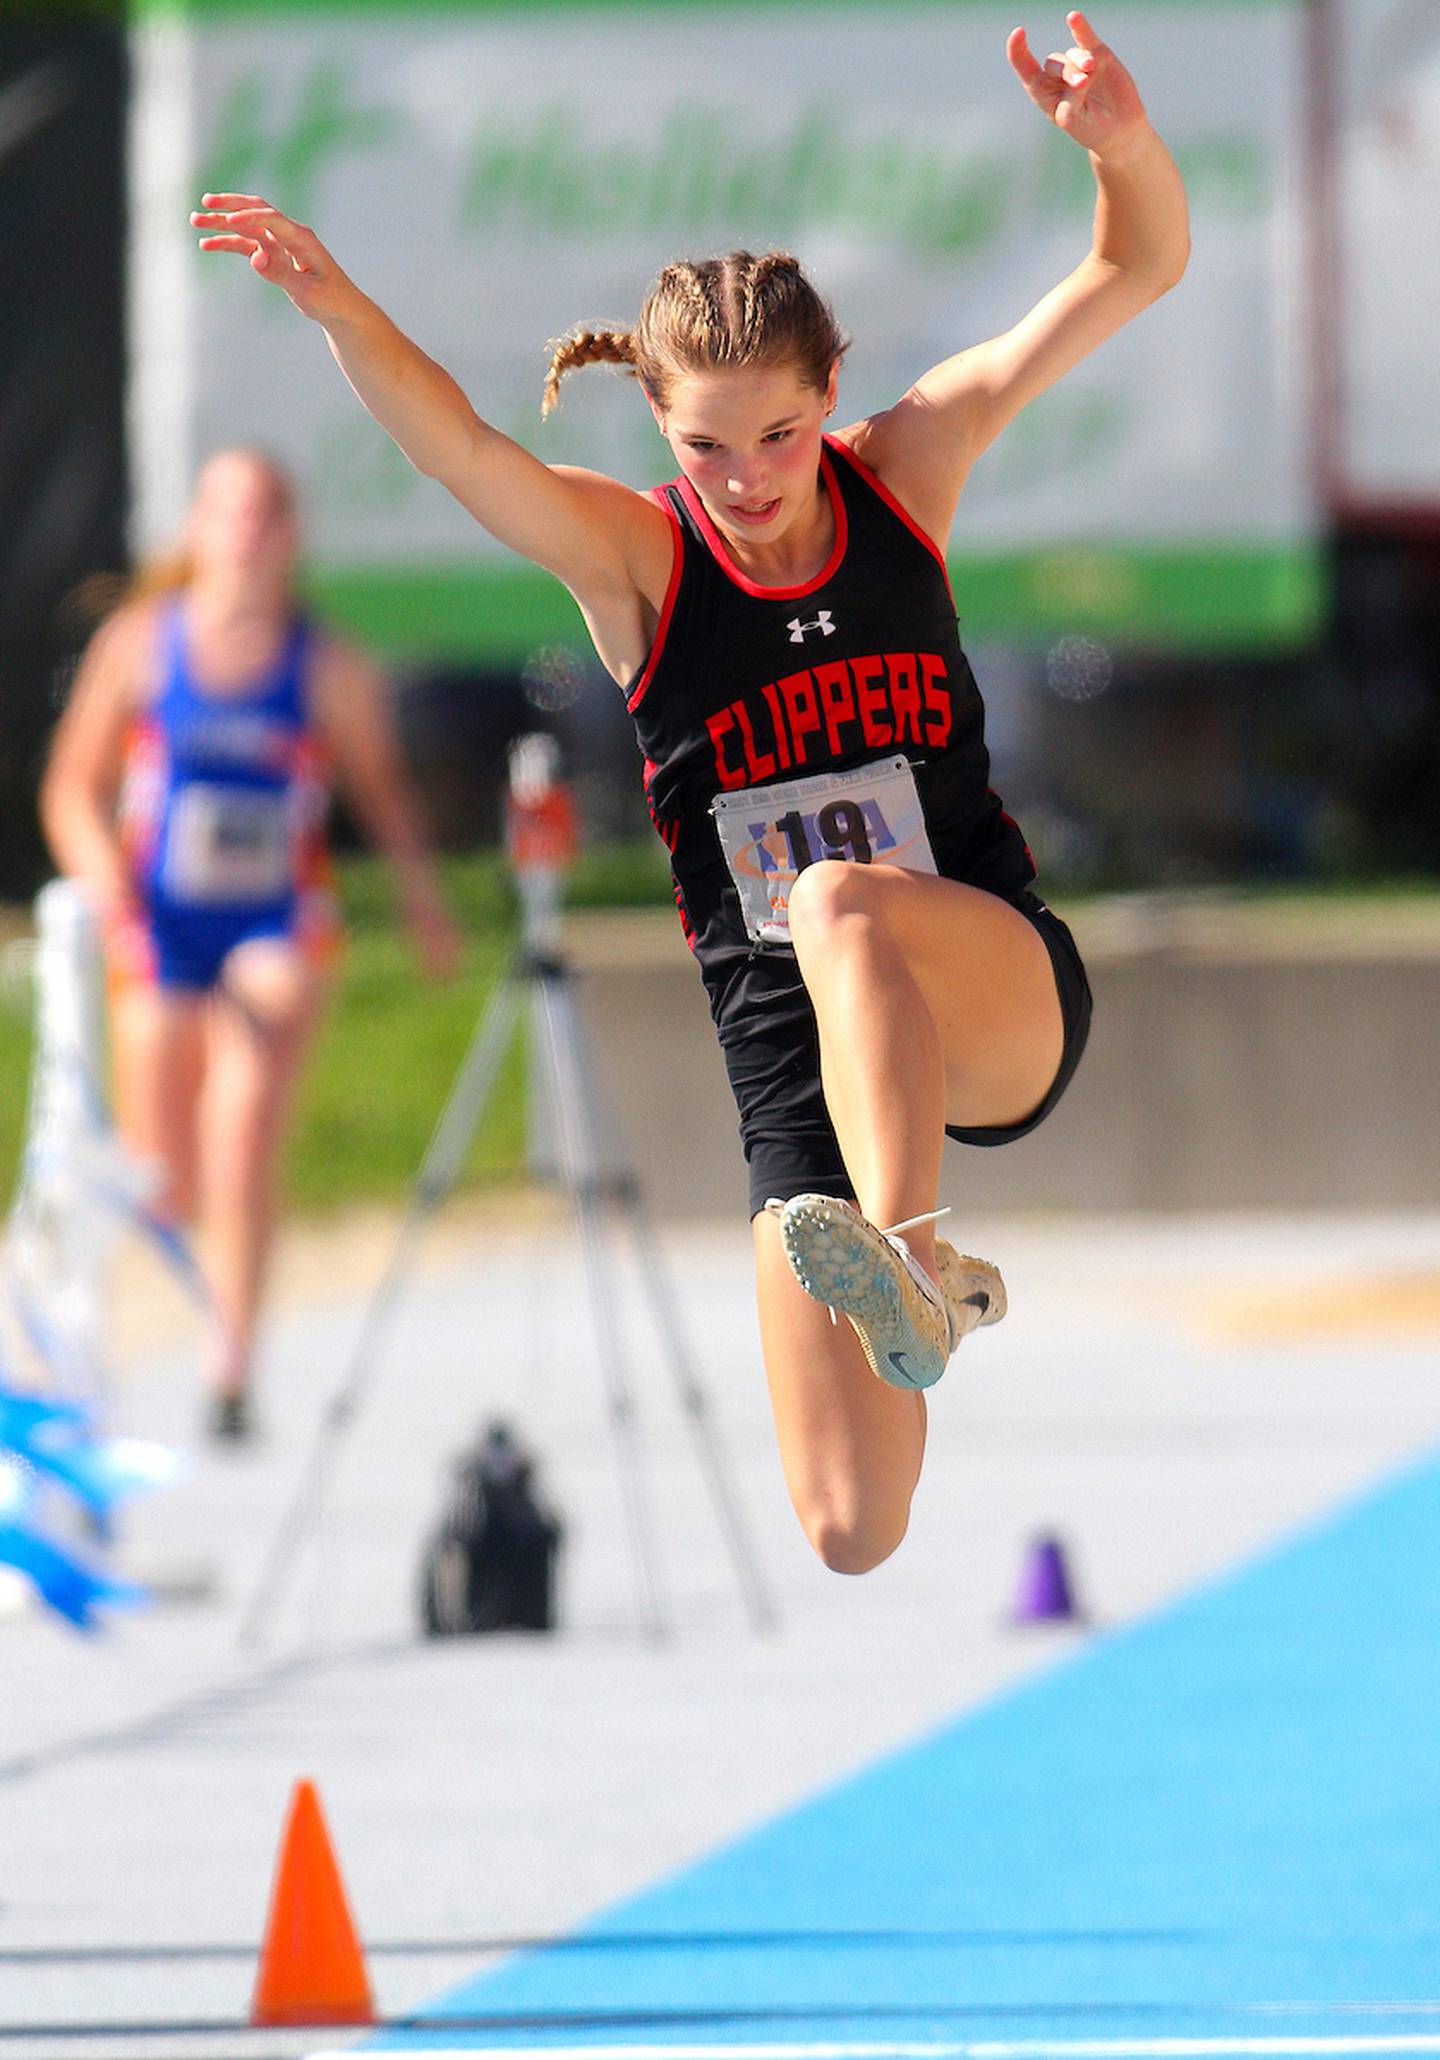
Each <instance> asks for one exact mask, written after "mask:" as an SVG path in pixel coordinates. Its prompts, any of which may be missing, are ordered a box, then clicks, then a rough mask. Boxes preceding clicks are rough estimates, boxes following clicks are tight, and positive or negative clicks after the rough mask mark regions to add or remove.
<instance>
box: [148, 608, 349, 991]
mask: <svg viewBox="0 0 1440 2060" xmlns="http://www.w3.org/2000/svg"><path fill="white" fill-rule="evenodd" d="M159 640H160V649H159V661H160V662H159V674H160V684H159V688H158V691H157V693H156V695H155V698H154V700H153V701H152V702H151V703H150V705H149V706H148V707H147V708H146V709H145V711H144V712H143V714H141V715H140V716H139V717H138V718H137V720H136V722H135V725H134V728H133V730H132V733H131V736H130V739H129V741H128V744H127V749H126V762H125V774H124V781H123V785H122V789H121V799H120V836H121V842H122V846H123V848H124V851H125V853H126V856H127V858H128V861H129V864H130V869H131V876H132V879H133V881H134V885H135V890H136V896H137V899H138V901H139V904H140V908H141V911H142V916H143V924H144V940H143V943H144V949H143V950H142V952H141V954H140V957H141V959H142V963H143V970H144V972H145V973H146V974H147V975H148V976H149V977H151V978H153V979H154V980H155V981H157V982H158V983H159V984H160V985H161V986H163V987H180V988H193V989H198V990H202V991H203V990H205V989H207V988H211V987H214V986H215V985H216V983H217V982H218V980H219V979H220V976H221V973H222V970H223V967H224V964H225V960H226V958H227V957H228V956H229V954H230V953H231V952H232V951H233V950H234V949H235V947H236V946H237V945H238V944H244V943H247V942H249V941H250V940H251V939H253V938H286V939H293V940H294V941H295V942H296V943H298V944H299V945H300V946H301V947H302V948H303V949H304V950H305V951H306V952H307V954H310V955H314V956H315V957H317V958H319V957H323V956H325V955H326V954H327V953H328V952H329V951H330V950H331V949H332V948H333V946H334V944H335V943H336V942H337V941H338V936H339V925H338V918H337V916H336V913H335V905H334V901H333V897H332V895H331V892H330V878H331V876H330V867H329V859H328V855H327V852H326V848H325V839H324V822H325V812H326V808H327V804H328V796H329V779H328V773H329V753H328V751H327V750H326V747H325V745H324V743H323V740H322V739H321V738H320V737H319V736H318V734H317V733H316V731H315V729H314V727H313V725H312V722H311V718H310V710H309V705H308V694H307V672H308V670H309V664H310V658H311V653H312V650H313V642H314V639H313V632H312V631H311V629H310V627H309V625H308V624H307V623H306V622H305V621H304V619H303V618H299V617H297V618H296V620H295V622H294V623H293V624H292V626H291V628H290V630H289V632H288V634H287V636H286V638H285V642H284V644H283V646H282V648H281V650H280V653H279V656H278V657H277V659H276V660H275V663H274V665H273V666H272V667H271V668H270V670H269V671H268V672H267V673H266V674H265V675H264V676H263V677H262V678H260V679H259V680H257V681H256V682H255V683H254V685H253V686H251V687H248V688H246V689H245V690H244V691H243V692H240V693H224V694H219V693H214V692H211V691H209V690H207V689H206V688H205V687H204V686H203V685H202V684H201V683H200V682H199V681H198V680H197V679H196V677H195V673H194V670H193V667H192V665H191V660H190V653H189V649H188V645H187V639H186V625H185V612H184V608H183V606H182V605H181V604H180V603H179V602H176V603H172V604H171V605H170V606H169V607H168V608H167V609H166V610H165V611H164V613H163V615H162V616H161V620H160V632H159ZM132 956H133V954H131V953H129V952H127V953H126V957H127V958H130V957H132ZM131 969H133V968H131Z"/></svg>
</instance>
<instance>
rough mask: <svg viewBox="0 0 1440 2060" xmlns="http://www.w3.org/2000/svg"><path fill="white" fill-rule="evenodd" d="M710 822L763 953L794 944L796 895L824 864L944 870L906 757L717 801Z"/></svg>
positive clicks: (749, 933)
mask: <svg viewBox="0 0 1440 2060" xmlns="http://www.w3.org/2000/svg"><path fill="white" fill-rule="evenodd" d="M710 813H711V814H712V815H713V816H714V818H715V827H716V830H717V831H718V832H719V836H720V849H721V850H722V851H723V852H724V854H725V863H726V865H727V866H728V867H729V868H730V877H731V879H732V880H733V881H734V882H735V888H736V892H737V893H738V894H739V896H740V908H741V912H742V914H743V915H744V918H745V931H746V935H747V936H748V937H749V938H750V939H751V941H752V942H753V943H756V944H769V945H788V944H789V942H790V920H789V906H790V889H791V888H792V887H793V886H794V885H795V882H796V880H797V879H798V878H799V876H800V874H801V873H803V872H804V870H805V868H806V866H807V865H814V864H815V862H816V860H817V859H821V858H844V859H850V860H852V861H854V863H856V864H857V865H903V866H908V867H909V868H910V870H911V871H912V872H916V873H933V872H936V871H938V867H937V866H936V864H935V856H934V853H933V852H932V851H931V849H930V839H929V837H928V835H927V834H926V830H925V816H924V813H923V811H922V809H921V807H920V796H919V794H918V793H917V792H916V789H915V775H914V773H913V772H912V771H911V769H910V764H909V761H908V760H907V759H905V758H881V759H877V760H876V761H875V762H874V764H872V765H861V766H857V767H856V768H855V770H854V771H853V772H837V773H816V774H814V775H813V777H811V778H810V779H808V780H789V781H786V782H785V783H784V784H783V785H780V786H775V787H746V788H743V789H741V790H740V791H739V792H737V793H732V794H717V795H716V797H715V799H714V801H712V802H711V804H710Z"/></svg>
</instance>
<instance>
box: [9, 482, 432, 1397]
mask: <svg viewBox="0 0 1440 2060" xmlns="http://www.w3.org/2000/svg"><path fill="white" fill-rule="evenodd" d="M297 547H298V531H297V521H296V509H295V500H294V493H293V490H292V488H291V485H290V482H289V480H288V478H287V477H286V475H285V473H284V472H283V471H282V470H281V469H280V467H279V466H277V465H276V464H275V463H274V462H273V461H272V460H271V459H270V458H268V457H265V456H263V455H262V454H261V453H259V452H256V451H249V450H229V451H221V452H219V453H218V454H217V455H216V456H214V457H213V458H211V460H210V461H209V463H208V464H207V465H206V466H205V468H204V470H203V471H202V473H201V475H200V478H199V482H198V485H197V488H196V493H195V499H194V503H193V505H192V507H191V510H190V515H189V520H188V524H187V527H186V532H185V539H184V549H183V552H182V553H181V554H180V555H179V556H177V558H176V559H175V560H174V561H173V562H171V563H164V564H157V565H156V566H155V567H153V568H151V569H150V570H149V571H148V572H144V571H142V573H141V574H140V575H139V576H138V577H137V579H136V580H135V581H134V582H133V583H132V587H131V590H130V595H129V597H128V598H126V599H124V600H123V601H122V602H121V603H120V605H119V606H117V607H116V608H115V609H114V611H113V612H112V613H111V614H110V615H109V616H108V618H107V619H106V621H105V622H104V623H103V624H102V625H101V627H100V629H99V630H98V631H97V633H96V635H95V637H94V638H93V640H92V642H91V644H90V646H89V648H88V650H87V651H86V653H85V656H84V658H83V660H82V662H81V666H80V671H79V674H78V677H77V679H76V682H75V688H74V692H73V694H72V697H71V700H70V703H69V706H68V707H67V709H66V711H65V714H64V716H63V718H62V720H61V722H60V726H59V728H58V730H57V732H56V735H55V740H54V744H53V747H52V750H51V756H50V764H49V768H48V771H47V773H46V776H45V780H44V784H43V787H42V790H41V817H42V820H43V823H44V827H45V833H46V835H47V837H48V839H49V842H50V848H51V851H52V852H53V854H54V857H55V861H56V863H57V865H59V866H60V868H61V869H62V871H64V872H65V873H67V874H69V875H70V876H71V877H72V878H74V879H76V880H77V881H79V882H80V883H81V884H82V885H83V886H84V887H85V889H86V890H87V891H88V894H89V897H90V899H91V902H92V904H93V906H94V908H95V911H96V914H97V917H98V919H99V922H100V926H101V931H102V935H103V938H104V942H105V948H106V954H107V959H108V963H109V970H110V990H111V1002H112V1008H111V1023H112V1042H113V1048H114V1062H115V1095H116V1113H117V1117H118V1121H119V1126H120V1130H121V1133H122V1135H123V1137H124V1138H125V1140H126V1142H127V1143H128V1144H129V1145H130V1146H131V1148H132V1149H133V1150H134V1151H135V1152H136V1153H137V1154H138V1155H139V1156H140V1157H141V1158H143V1159H147V1160H150V1161H152V1162H155V1163H158V1165H159V1166H160V1167H161V1168H162V1169H163V1175H164V1188H163V1191H162V1194H161V1196H160V1206H161V1207H162V1209H164V1210H165V1211H166V1212H168V1213H170V1214H172V1215H173V1216H175V1217H176V1218H177V1219H181V1220H188V1219H190V1218H192V1217H197V1216H198V1219H199V1221H200V1223H201V1226H202V1229H203V1234H204V1256H205V1264H206V1270H207V1273H208V1276H209V1279H210V1283H211V1287H212V1290H213V1293H214V1297H215V1303H216V1309H217V1313H218V1325H217V1330H216V1334H215V1335H214V1337H212V1338H211V1340H210V1341H209V1343H208V1346H207V1353H206V1375H207V1379H208V1383H209V1388H210V1393H211V1396H212V1418H211V1423H212V1429H213V1431H214V1433H215V1434H216V1435H217V1436H219V1437H222V1438H239V1437H243V1436H245V1435H246V1433H247V1432H248V1431H249V1429H250V1428H251V1423H252V1415H251V1407H250V1401H249V1389H250V1374H251V1360H252V1354H253V1349H254V1342H255V1326H256V1318H257V1314H258V1310H259V1306H260V1300H261V1294H262V1289H263V1284H264V1277H265V1268H266V1262H267V1259H268V1256H269V1252H270V1246H271V1237H272V1231H273V1227H274V1220H275V1201H276V1184H277V1162H278V1154H279V1147H280V1143H281V1139H282V1135H283V1131H284V1126H285V1119H286V1115H287V1111H288V1109H289V1106H290V1101H291V1096H292V1090H293V1087H294V1084H295V1079H296V1075H297V1073H298V1071H299V1067H300V1063H301V1060H302V1059H303V1057H304V1055H305V1052H306V1050H307V1048H308V1046H309V1043H310V1039H311V1036H312V1033H313V1032H314V1029H315V1027H316V1024H317V1021H318V1019H319V1015H320V1008H321V1002H322V1000H323V998H324V995H325V992H326V988H327V985H328V982H329V977H330V971H331V968H332V966H333V964H334V961H335V957H336V953H337V949H338V947H339V945H340V943H341V941H342V940H341V930H340V924H339V915H338V910H337V907H336V904H335V901H334V898H333V896H332V894H331V891H330V869H329V861H328V856H327V852H326V846H325V818H326V813H327V808H328V802H329V782H330V776H331V772H332V769H333V771H334V772H336V773H338V775H339V778H340V781H341V783H342V785H343V786H344V789H345V792H346V797H347V799H348V800H349V801H350V802H351V803H352V804H353V806H354V809H355V812H356V814H357V816H358V817H359V819H360V821H361V823H362V824H363V826H364V828H365V830H366V831H367V832H368V834H369V835H370V836H371V837H372V838H373V840H374V841H375V843H376V844H377V845H378V846H379V848H380V850H381V851H382V852H383V853H384V855H385V856H386V858H387V859H388V860H389V861H390V864H391V866H392V868H393V869H394V872H395V876H396V880H397V884H398V888H399V893H400V899H401V903H402V906H403V909H404V913H405V917H406V920H407V922H408V924H409V927H410V930H411V932H412V934H413V937H414V940H415V944H416V948H417V950H418V952H419V954H420V956H421V959H422V960H423V962H424V964H425V966H426V967H427V969H428V970H429V971H431V972H433V973H437V974H439V973H445V972H447V971H449V970H450V969H451V968H452V967H453V965H454V963H455V959H456V956H457V952H458V942H459V940H458V936H457V933H456V931H455V929H454V927H453V925H452V924H451V921H450V918H449V916H448V915H447V913H446V911H445V908H444V904H443V902H442V900H441V897H440V893H439V889H438V886H437V883H436V879H435V873H434V868H433V866H432V864H431V861H430V857H429V853H428V850H427V848H426V844H425V841H424V839H423V837H422V835H421V833H420V830H419V827H418V824H417V820H416V815H415V811H414V808H413V805H412V801H411V797H410V794H409V792H408V789H407V785H406V782H405V779H404V777H403V776H402V773H401V768H400V763H399V757H398V753H397V749H396V744H395V739H394V736H393V734H392V730H391V724H390V720H389V715H388V711H387V709H386V705H385V701H384V697H383V692H382V688H381V682H380V680H379V677H378V675H377V674H376V672H375V669H374V667H373V666H372V665H371V664H370V662H369V660H368V659H366V658H364V657H362V656H361V655H360V653H359V652H357V651H355V650H352V649H350V648H349V647H348V646H346V645H344V644H342V643H339V642H337V641H336V640H335V639H334V638H332V637H330V636H328V635H326V634H324V633H323V632H322V631H321V630H319V629H318V628H316V627H315V625H314V624H313V623H312V622H310V621H309V619H308V618H307V617H306V616H305V615H304V614H303V613H302V611H301V609H300V605H299V602H298V600H297V598H296V589H295V562H296V552H297Z"/></svg>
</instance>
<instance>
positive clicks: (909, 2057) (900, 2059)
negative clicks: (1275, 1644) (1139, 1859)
mask: <svg viewBox="0 0 1440 2060" xmlns="http://www.w3.org/2000/svg"><path fill="white" fill-rule="evenodd" d="M1375 2007H1376V2008H1377V2009H1380V2010H1383V2009H1384V2008H1385V2007H1386V2006H1385V2005H1384V2004H1380V2005H1377V2006H1375ZM1389 2007H1390V2008H1392V2009H1393V2008H1395V2007H1397V2006H1395V2005H1393V2004H1392V2005H1390V2006H1389ZM1398 2007H1400V2008H1402V2009H1403V2008H1406V2007H1407V2006H1406V2005H1403V2004H1402V2005H1400V2006H1398ZM1414 2007H1415V2008H1416V2009H1421V2010H1423V2009H1424V2008H1425V2007H1426V2006H1425V2005H1424V2004H1418V2005H1415V2006H1414ZM418 2028H419V2027H417V2029H418ZM362 2050H363V2049H362ZM392 2050H394V2049H392ZM402 2050H403V2049H402ZM417 2050H422V2049H419V2048H417ZM423 2051H424V2054H425V2060H516V2055H517V2054H523V2056H524V2060H1206V2056H1209V2055H1212V2054H1215V2055H1221V2056H1224V2055H1230V2054H1235V2055H1244V2054H1252V2053H1253V2054H1260V2055H1268V2054H1275V2055H1285V2054H1297V2055H1300V2054H1309V2053H1327V2054H1328V2053H1337V2054H1338V2053H1440V2032H1410V2033H1405V2032H1396V2033H1365V2032H1358V2033H1354V2034H1352V2035H1350V2036H1344V2037H1334V2038H1332V2037H1322V2036H1313V2037H1308V2036H1300V2035H1296V2036H1293V2037H1292V2036H1287V2035H1285V2034H1280V2035H1278V2036H1274V2037H1265V2038H1246V2037H1244V2036H1241V2037H1237V2038H1208V2039H1205V2038H1195V2039H1177V2038H1171V2039H1139V2038H1136V2039H969V2040H964V2041H960V2042H955V2043H951V2042H945V2043H939V2042H924V2043H920V2042H905V2043H900V2044H894V2045H878V2044H855V2045H850V2044H844V2045H841V2044H826V2043H823V2042H820V2043H806V2044H788V2045H774V2044H764V2045H761V2044H754V2045H749V2044H746V2045H741V2044H735V2045H724V2046H720V2045H666V2046H661V2045H650V2046H598V2045H589V2044H587V2043H585V2042H583V2041H581V2040H578V2039H577V2040H576V2041H575V2043H574V2044H573V2045H567V2046H532V2045H530V2044H529V2043H528V2041H525V2042H521V2041H519V2040H517V2041H516V2043H515V2044H514V2045H509V2046H456V2047H453V2048H441V2047H436V2046H426V2047H424V2048H423ZM308 2060H356V2055H355V2049H354V2048H353V2047H352V2048H351V2049H350V2051H349V2052H348V2053H340V2052H326V2053H312V2054H310V2055H309V2056H308Z"/></svg>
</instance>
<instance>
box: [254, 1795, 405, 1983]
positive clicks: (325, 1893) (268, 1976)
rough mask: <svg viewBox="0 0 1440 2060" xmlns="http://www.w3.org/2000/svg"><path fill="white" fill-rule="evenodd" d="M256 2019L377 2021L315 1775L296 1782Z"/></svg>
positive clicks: (273, 1900) (264, 1949)
mask: <svg viewBox="0 0 1440 2060" xmlns="http://www.w3.org/2000/svg"><path fill="white" fill-rule="evenodd" d="M250 2021H251V2023H252V2024H373V2023H374V2022H375V1999H374V1997H373V1996H372V1994H371V1993H370V1977H369V1975H368V1974H367V1973H366V1971H365V1955H364V1953H363V1952H362V1951H361V1949H360V1941H359V1939H358V1937H357V1936H356V1933H355V1920H354V1918H353V1917H352V1916H351V1914H350V1905H349V1903H348V1902H347V1901H346V1899H345V1884H344V1882H343V1881H341V1879H340V1869H339V1867H338V1866H337V1865H336V1861H335V1849H334V1847H333V1846H332V1845H331V1843H330V1833H329V1832H328V1830H327V1829H326V1827H325V1818H324V1814H323V1812H322V1811H321V1808H320V1798H319V1796H318V1795H317V1794H316V1792H315V1783H314V1782H313V1781H297V1782H296V1784H295V1789H294V1793H293V1794H292V1795H291V1797H290V1814H289V1816H288V1817H287V1818H286V1820H285V1830H284V1834H283V1836H282V1837H281V1841H280V1858H279V1861H278V1863H277V1865H276V1868H275V1885H274V1888H273V1889H272V1890H271V1894H270V1916H269V1920H268V1922H267V1923H266V1926H265V1943H264V1944H263V1945H262V1946H261V1948H260V1966H259V1970H258V1972H257V1973H256V1976H255V1995H254V1998H253V2000H252V2002H251V2005H250Z"/></svg>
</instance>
